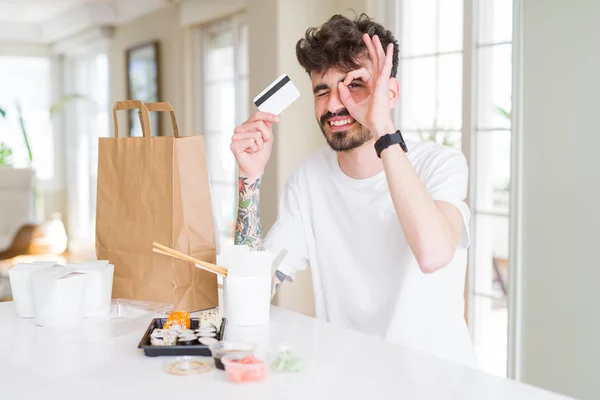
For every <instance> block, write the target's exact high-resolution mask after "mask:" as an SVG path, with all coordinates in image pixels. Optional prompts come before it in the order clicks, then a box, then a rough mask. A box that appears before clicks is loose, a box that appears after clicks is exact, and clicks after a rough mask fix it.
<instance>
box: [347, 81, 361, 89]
mask: <svg viewBox="0 0 600 400" xmlns="http://www.w3.org/2000/svg"><path fill="white" fill-rule="evenodd" d="M348 87H349V88H350V89H353V88H357V87H360V84H358V83H354V82H352V83H350V84H349V85H348Z"/></svg>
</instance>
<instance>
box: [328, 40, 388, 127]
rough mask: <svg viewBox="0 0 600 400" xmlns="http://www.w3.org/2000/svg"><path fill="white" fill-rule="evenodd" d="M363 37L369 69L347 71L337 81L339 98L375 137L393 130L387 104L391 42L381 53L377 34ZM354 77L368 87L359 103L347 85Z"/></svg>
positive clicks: (353, 116)
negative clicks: (342, 78)
mask: <svg viewBox="0 0 600 400" xmlns="http://www.w3.org/2000/svg"><path fill="white" fill-rule="evenodd" d="M363 40H364V42H365V45H366V46H367V50H368V51H369V58H370V59H371V66H372V72H370V71H368V70H367V69H366V68H364V67H363V68H360V69H357V70H354V71H350V72H348V75H346V78H345V79H344V81H343V82H340V83H339V84H338V89H339V92H340V100H341V101H342V103H343V104H344V106H345V107H346V109H348V112H349V113H350V115H351V116H352V118H354V119H355V120H357V121H358V122H359V123H360V124H361V125H363V126H365V127H366V128H367V129H369V130H370V131H371V134H372V135H373V137H374V138H375V139H377V138H379V136H381V135H384V134H386V133H392V132H394V131H395V130H396V128H395V126H394V123H393V122H392V114H391V111H390V105H389V80H390V74H391V72H392V57H393V54H394V44H393V43H390V44H389V45H388V46H387V51H386V52H385V53H384V51H383V46H382V45H381V41H380V40H379V37H378V36H377V35H374V36H373V39H371V38H370V37H369V35H368V34H366V33H365V34H364V35H363ZM356 79H361V80H362V81H363V82H365V84H366V85H367V87H368V89H369V96H368V97H367V98H365V99H363V100H361V101H360V102H358V103H357V102H355V101H354V98H353V97H352V94H351V93H350V90H349V89H348V85H349V84H350V83H352V81H354V80H356Z"/></svg>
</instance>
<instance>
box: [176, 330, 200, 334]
mask: <svg viewBox="0 0 600 400" xmlns="http://www.w3.org/2000/svg"><path fill="white" fill-rule="evenodd" d="M195 334H196V332H194V331H193V330H191V329H182V330H180V331H179V335H195Z"/></svg>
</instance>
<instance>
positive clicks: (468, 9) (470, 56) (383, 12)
mask: <svg viewBox="0 0 600 400" xmlns="http://www.w3.org/2000/svg"><path fill="white" fill-rule="evenodd" d="M480 1H484V0H463V47H462V51H460V53H462V65H463V68H462V72H463V74H462V126H461V128H460V131H461V132H462V138H461V150H462V152H463V154H464V155H465V157H466V159H467V162H468V164H469V170H470V174H469V190H468V194H467V198H466V202H467V204H468V205H469V208H470V209H471V212H472V218H471V221H470V231H471V237H473V238H474V237H475V221H476V218H477V215H496V214H498V215H502V216H503V217H506V218H507V220H508V224H509V233H508V235H509V237H508V269H509V274H508V275H509V276H508V295H507V302H508V305H507V308H508V336H507V370H506V371H507V377H508V378H511V379H520V376H521V373H520V364H521V363H520V348H521V343H520V337H521V334H520V332H521V323H520V321H521V314H520V310H521V305H520V304H521V286H520V281H521V280H520V276H521V266H522V261H521V259H522V258H521V253H522V250H521V242H520V237H521V214H520V210H521V204H522V188H521V185H522V184H521V182H522V179H521V165H522V160H521V157H522V156H521V154H522V153H521V149H522V146H521V141H522V139H521V132H522V122H521V118H522V117H521V115H520V112H519V108H520V104H521V101H522V100H521V91H520V88H521V60H522V56H521V52H522V35H521V32H522V29H523V28H522V23H523V22H522V6H523V4H522V3H523V0H513V4H512V7H513V15H512V18H513V19H512V22H513V30H512V32H513V33H512V40H511V41H499V42H493V43H491V42H490V43H487V42H486V43H478V37H479V36H478V34H479V32H478V23H479V14H478V12H479V4H480ZM402 4H403V0H380V1H378V2H377V3H376V7H377V8H376V12H377V14H378V15H379V16H380V17H381V18H380V20H381V22H382V23H383V24H384V25H385V26H388V27H390V28H391V30H392V31H393V32H395V33H396V35H395V36H396V39H397V41H398V43H399V44H401V43H402V39H403V38H402V26H401V24H402V8H403V7H402ZM503 44H511V46H512V77H511V79H512V92H511V125H510V128H500V127H493V126H490V127H480V126H478V121H477V100H478V93H477V77H478V75H477V73H478V69H477V67H478V65H477V58H478V50H479V49H481V48H486V47H490V46H498V45H503ZM446 53H448V54H450V53H458V51H456V52H435V53H432V54H428V55H425V54H419V55H416V56H414V57H411V56H408V57H403V56H402V48H400V54H399V67H398V75H397V79H398V80H399V81H400V82H401V81H402V65H401V63H402V61H403V60H406V59H416V58H422V57H425V56H439V55H441V54H446ZM436 95H437V94H436ZM393 114H394V119H395V121H397V122H398V121H401V118H402V117H401V116H402V103H401V102H400V103H399V104H398V106H397V107H396V109H395V110H394V113H393ZM434 128H435V127H434ZM491 130H494V131H499V130H505V131H507V132H509V133H510V135H511V146H510V152H511V160H510V185H509V191H510V193H509V209H508V212H507V213H497V212H494V211H492V212H489V211H486V210H479V209H476V207H475V205H476V189H477V186H476V185H477V178H478V171H477V168H476V166H477V151H476V146H477V135H478V134H479V133H481V132H485V131H491ZM403 133H404V131H403ZM406 133H411V130H407V131H406ZM473 166H475V167H473ZM475 249H476V244H475V243H473V244H472V245H471V246H470V248H469V252H468V260H469V261H468V269H467V277H466V284H465V306H466V309H465V319H466V320H467V322H468V326H469V330H470V332H471V335H473V326H474V312H475V307H474V299H475V296H476V294H475V293H474V290H473V289H474V285H473V284H474V272H475V271H474V268H473V262H474V260H475Z"/></svg>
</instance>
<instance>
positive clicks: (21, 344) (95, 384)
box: [0, 302, 567, 400]
mask: <svg viewBox="0 0 600 400" xmlns="http://www.w3.org/2000/svg"><path fill="white" fill-rule="evenodd" d="M150 320H151V318H143V319H140V320H136V321H133V322H131V321H129V322H126V323H123V322H116V321H110V322H109V321H104V322H102V323H98V322H95V323H94V324H89V325H86V326H85V329H84V328H81V327H79V328H76V329H71V330H68V331H53V330H50V329H48V328H42V327H38V326H36V325H35V323H34V321H33V320H31V319H22V318H18V317H16V315H15V311H14V306H13V303H11V302H6V303H0V399H2V400H4V399H7V400H9V399H10V400H12V399H36V400H37V399H55V398H61V399H78V400H80V399H82V398H85V399H86V400H91V399H99V400H100V399H102V400H106V399H126V398H131V399H144V400H150V399H161V400H164V399H181V398H184V397H183V396H186V397H188V396H189V395H191V396H201V397H202V398H205V396H206V398H211V399H217V398H221V399H290V400H293V399H365V398H367V399H371V398H377V399H435V400H440V399H460V400H467V399H477V400H480V399H486V400H493V399H511V400H520V399H527V400H542V399H543V400H558V399H567V397H564V396H560V395H557V394H554V393H550V392H548V391H545V390H542V389H538V388H535V387H532V386H529V385H525V384H522V383H518V382H515V381H511V380H507V379H501V378H498V377H495V376H492V375H488V374H485V373H483V372H481V371H477V370H473V369H470V368H467V367H463V366H460V365H458V364H454V363H452V362H449V361H446V360H442V359H438V358H436V357H433V356H430V355H428V354H423V353H420V352H417V351H413V350H410V349H406V348H402V347H399V346H396V345H393V344H391V343H388V342H385V341H383V340H380V339H377V338H372V337H368V336H366V335H363V334H361V333H358V332H354V331H351V330H347V329H343V328H339V327H336V326H333V325H331V324H328V323H326V322H323V321H319V320H316V319H313V318H309V317H306V316H303V315H300V314H297V313H294V312H290V311H286V310H283V309H280V308H277V307H273V308H272V310H271V324H270V325H269V326H267V327H256V328H242V327H232V326H230V327H228V330H227V336H231V338H234V339H238V340H239V339H247V340H254V341H256V342H257V343H259V346H262V347H260V348H261V349H262V350H264V351H265V352H266V353H265V354H267V353H268V352H272V351H274V350H277V349H279V348H280V346H287V347H289V348H291V349H293V350H294V351H295V352H296V353H297V354H298V355H300V356H301V357H302V359H303V361H304V368H303V370H302V372H299V373H280V372H274V371H270V372H269V376H268V378H267V379H266V380H265V381H263V382H252V383H244V384H237V383H232V382H229V381H228V380H227V378H226V376H225V373H224V372H223V371H220V370H216V369H213V370H212V371H210V372H208V373H205V374H203V375H195V376H184V377H181V376H173V375H169V374H167V373H165V372H163V369H162V368H163V364H164V362H165V357H156V358H152V357H146V356H145V355H144V354H143V352H142V351H141V350H140V349H138V348H137V345H138V343H139V341H140V339H141V337H142V336H143V334H144V332H145V331H146V328H147V327H148V324H149V322H150ZM267 343H268V345H267ZM207 360H210V359H207ZM188 398H189V397H188ZM191 398H193V397H191ZM197 398H200V397H197Z"/></svg>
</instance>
